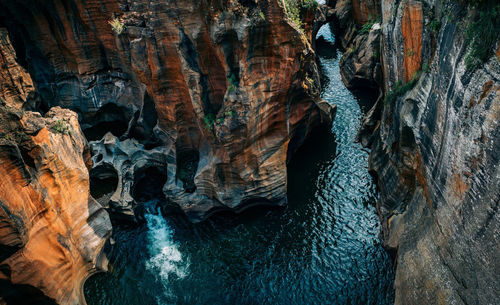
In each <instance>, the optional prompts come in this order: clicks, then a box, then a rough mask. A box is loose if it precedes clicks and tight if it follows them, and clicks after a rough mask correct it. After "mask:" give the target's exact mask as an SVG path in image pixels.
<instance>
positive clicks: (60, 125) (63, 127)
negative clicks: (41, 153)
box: [52, 120, 71, 134]
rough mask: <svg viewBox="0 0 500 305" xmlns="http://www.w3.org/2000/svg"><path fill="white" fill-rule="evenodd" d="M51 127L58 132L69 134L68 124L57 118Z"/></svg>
mask: <svg viewBox="0 0 500 305" xmlns="http://www.w3.org/2000/svg"><path fill="white" fill-rule="evenodd" d="M52 129H53V130H54V131H55V132H57V133H60V134H71V132H70V130H69V126H68V125H67V124H66V123H65V122H64V121H63V120H57V122H56V123H55V124H54V126H52Z"/></svg>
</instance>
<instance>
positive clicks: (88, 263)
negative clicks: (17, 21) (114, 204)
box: [0, 29, 111, 304]
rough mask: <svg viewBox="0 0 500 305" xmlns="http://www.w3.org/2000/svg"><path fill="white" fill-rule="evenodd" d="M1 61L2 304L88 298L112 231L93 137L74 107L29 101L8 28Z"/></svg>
mask: <svg viewBox="0 0 500 305" xmlns="http://www.w3.org/2000/svg"><path fill="white" fill-rule="evenodd" d="M0 63H1V64H2V69H1V70H0V79H1V80H2V88H1V91H0V304H3V303H6V304H53V303H55V302H57V303H59V304H84V302H85V301H84V299H83V295H82V287H83V283H84V281H85V279H86V278H87V277H88V276H89V275H90V274H91V273H93V272H95V271H97V269H98V268H101V267H104V265H105V264H104V263H103V262H104V261H105V257H104V256H101V252H102V249H103V247H104V245H105V243H106V241H107V240H108V237H109V235H110V232H111V223H110V221H109V217H108V214H107V212H106V211H105V210H104V209H103V208H102V207H101V206H100V205H99V204H98V203H97V202H96V201H95V200H94V199H93V198H92V197H91V196H90V195H89V171H88V170H89V168H90V166H91V165H92V164H91V161H90V150H89V147H88V145H87V140H86V139H85V137H84V136H83V133H82V131H81V129H80V126H79V123H78V117H77V115H76V114H75V113H74V112H72V111H70V110H64V109H61V108H59V107H56V108H53V109H51V110H50V111H49V112H47V113H46V114H45V116H42V115H40V114H39V113H35V112H30V111H24V110H23V109H22V106H23V103H24V104H25V105H26V100H27V99H28V95H29V94H30V92H31V91H32V90H33V86H32V82H31V79H30V77H29V75H28V74H27V73H26V71H25V70H24V69H23V68H22V67H21V66H19V65H17V63H16V62H15V53H14V52H13V49H12V48H11V47H10V43H9V38H8V37H7V32H6V31H5V30H3V29H0Z"/></svg>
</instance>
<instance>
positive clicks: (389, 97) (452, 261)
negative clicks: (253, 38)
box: [357, 0, 500, 304]
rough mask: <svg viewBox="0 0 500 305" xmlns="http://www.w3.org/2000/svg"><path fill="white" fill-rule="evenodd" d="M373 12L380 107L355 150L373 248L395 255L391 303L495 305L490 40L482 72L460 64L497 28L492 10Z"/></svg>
mask: <svg viewBox="0 0 500 305" xmlns="http://www.w3.org/2000/svg"><path fill="white" fill-rule="evenodd" d="M496 9H497V10H498V8H496ZM380 11H381V21H382V24H381V29H382V37H381V49H380V53H381V57H382V58H381V63H382V70H383V75H384V81H383V83H382V84H380V86H381V87H382V88H381V89H382V90H383V91H384V92H385V96H386V98H385V99H383V98H381V99H379V100H378V102H377V104H376V105H375V106H374V107H373V109H372V110H371V111H370V112H369V114H368V116H367V117H366V118H365V126H363V129H362V130H361V132H360V140H361V141H362V143H363V144H365V145H371V148H372V151H371V156H370V169H371V171H372V172H373V174H374V176H375V177H376V180H377V183H378V185H379V187H380V190H381V198H380V201H379V202H378V204H377V207H378V211H379V214H380V216H381V220H382V224H383V236H384V244H385V246H386V247H388V248H389V249H392V250H394V251H395V253H396V254H395V257H396V264H397V270H396V279H395V289H396V300H395V303H396V304H497V303H498V302H499V298H500V296H499V295H498V291H500V281H499V278H498V274H499V272H500V259H499V254H498V253H499V252H498V250H499V244H500V227H499V224H500V216H499V213H498V203H499V202H500V179H499V178H500V159H499V155H498V152H499V151H500V137H499V136H500V126H499V118H500V56H498V51H497V52H495V51H496V50H498V48H499V47H500V45H499V43H498V41H499V38H500V37H499V36H498V32H496V33H497V34H494V35H497V36H494V35H493V38H492V39H493V40H492V41H491V43H489V44H485V45H486V46H488V47H487V49H486V52H487V53H486V55H488V56H486V58H485V61H484V63H481V64H479V65H471V64H470V63H471V58H472V57H471V56H472V55H471V54H473V53H472V52H474V48H477V46H476V45H475V44H474V39H484V38H483V36H484V34H485V33H484V31H493V33H495V32H494V31H495V30H496V29H498V26H499V24H498V15H497V17H494V15H491V14H492V13H493V14H494V12H495V4H494V1H485V2H483V3H482V4H480V5H479V6H477V5H467V4H466V3H465V4H464V3H460V2H458V1H444V2H440V1H415V0H410V1H382V2H381V10H380ZM480 12H482V13H480ZM479 16H480V17H479ZM492 16H493V17H492ZM479 18H481V19H479ZM487 18H490V19H487ZM478 20H480V21H482V22H483V23H479V22H478ZM484 22H491V23H492V24H490V25H489V27H488V26H486V25H485V24H484ZM495 24H496V25H495ZM479 26H483V27H484V29H483V32H481V31H479V32H477V30H476V36H475V37H474V36H473V37H471V36H467V33H471V32H472V33H474V29H475V28H476V29H477V27H479ZM490 36H491V35H490ZM479 45H481V44H479ZM483 45H484V44H483ZM367 47H369V46H367ZM357 52H358V53H359V52H367V51H366V50H358V51H357ZM371 52H374V51H371ZM495 53H496V54H495ZM475 60H478V59H475ZM472 62H473V61H472Z"/></svg>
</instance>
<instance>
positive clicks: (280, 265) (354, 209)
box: [85, 25, 394, 305]
mask: <svg viewBox="0 0 500 305" xmlns="http://www.w3.org/2000/svg"><path fill="white" fill-rule="evenodd" d="M319 36H322V37H323V38H320V39H319V41H318V46H317V47H318V54H319V60H320V66H321V70H322V72H323V77H322V80H323V93H322V97H323V99H325V100H326V101H328V102H330V103H334V104H337V106H338V111H337V117H336V119H335V122H334V124H333V126H332V130H331V131H329V132H325V133H324V134H321V135H318V136H316V137H315V138H314V139H311V140H310V141H309V143H307V144H306V145H305V146H304V148H302V149H301V150H300V151H299V152H298V153H297V155H296V156H295V157H294V159H293V160H292V162H291V164H290V166H289V175H288V176H289V178H288V179H289V181H288V185H289V186H288V187H289V193H288V198H289V204H288V206H287V207H286V208H284V209H274V210H269V211H267V212H262V209H261V210H259V211H249V212H246V213H244V214H243V215H240V216H236V217H234V215H233V216H232V217H227V216H224V215H220V216H216V217H214V218H212V219H210V220H208V221H206V222H204V223H201V224H197V225H193V224H190V223H189V222H188V221H186V220H185V219H183V218H182V217H169V218H167V219H165V218H163V217H162V216H161V214H160V213H159V212H158V211H157V210H156V208H155V203H154V202H151V203H150V204H149V205H148V206H147V207H146V211H147V212H146V223H145V224H144V225H142V226H141V227H139V228H136V227H134V228H127V227H118V228H115V229H114V233H113V239H114V240H115V242H116V246H115V249H114V251H113V253H112V255H111V266H112V268H111V272H109V273H105V274H97V275H94V276H93V277H91V278H90V279H89V280H88V281H87V283H86V285H85V294H86V298H87V302H88V304H89V305H97V304H100V305H104V304H106V305H108V304H109V305H111V304H113V305H123V304H133V305H134V304H138V305H139V304H140V305H144V304H162V305H163V304H207V305H208V304H210V305H213V304H232V305H233V304H256V305H257V304H259V305H262V304H270V305H271V304H272V305H276V304H283V305H291V304H297V305H299V304H301V305H302V304H392V303H393V298H394V292H393V287H392V286H393V279H394V273H393V266H392V262H391V259H390V257H389V256H388V254H387V253H386V252H385V251H384V249H383V248H382V246H381V242H380V240H379V238H378V234H379V231H380V227H379V220H378V217H377V215H376V213H375V208H374V203H375V201H376V200H377V196H378V195H377V192H376V188H375V186H374V184H373V182H372V179H371V177H370V175H369V173H368V170H367V164H368V162H367V159H368V151H367V150H366V149H363V148H362V147H361V145H360V144H358V143H355V142H354V140H355V136H356V132H357V130H358V128H359V126H360V121H361V118H362V115H363V111H364V110H366V109H363V107H364V106H363V105H365V104H364V102H363V100H360V99H357V98H356V97H355V96H353V95H352V93H351V92H349V91H348V90H347V89H346V88H345V86H344V85H343V83H342V80H341V76H340V73H339V59H340V56H341V53H340V51H339V50H337V49H336V47H335V44H334V36H333V34H332V32H331V29H330V27H329V26H328V25H325V26H323V27H322V28H321V29H320V31H319V33H318V37H319Z"/></svg>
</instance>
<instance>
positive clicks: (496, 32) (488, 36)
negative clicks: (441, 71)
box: [465, 0, 500, 70]
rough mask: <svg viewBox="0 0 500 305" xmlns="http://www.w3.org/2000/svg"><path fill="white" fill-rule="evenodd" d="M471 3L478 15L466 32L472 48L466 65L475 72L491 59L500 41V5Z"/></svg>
mask: <svg viewBox="0 0 500 305" xmlns="http://www.w3.org/2000/svg"><path fill="white" fill-rule="evenodd" d="M469 2H470V3H471V5H472V6H473V7H475V8H476V14H475V16H474V17H473V19H474V20H472V22H470V24H469V27H468V28H467V29H466V31H465V39H466V43H467V44H468V45H469V46H470V52H469V53H468V54H467V56H466V57H465V65H466V66H467V69H470V70H474V69H477V68H479V67H480V66H481V65H482V64H483V63H484V62H485V61H486V60H487V59H488V58H489V57H490V55H491V53H492V50H493V49H494V47H495V44H496V43H497V41H498V40H499V39H500V4H491V1H486V0H484V1H478V0H474V1H473V0H469ZM493 3H494V2H493Z"/></svg>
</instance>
